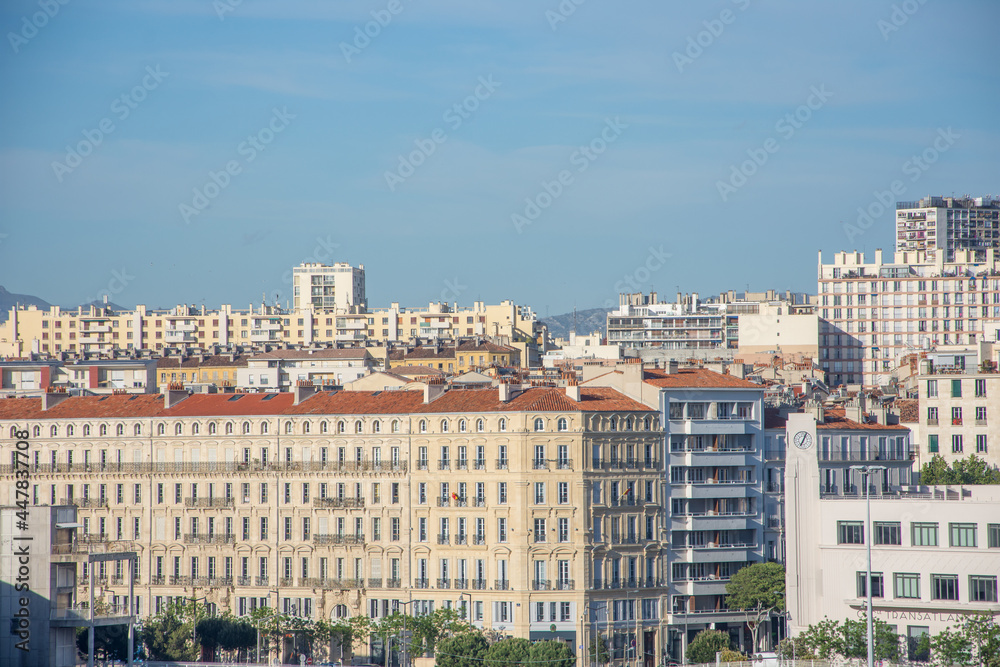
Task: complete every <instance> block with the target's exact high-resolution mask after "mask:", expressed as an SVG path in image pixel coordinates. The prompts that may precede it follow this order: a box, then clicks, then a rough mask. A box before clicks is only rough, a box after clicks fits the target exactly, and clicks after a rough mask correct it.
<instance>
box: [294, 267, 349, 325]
mask: <svg viewBox="0 0 1000 667" xmlns="http://www.w3.org/2000/svg"><path fill="white" fill-rule="evenodd" d="M292 304H293V309H294V310H296V311H301V310H307V309H312V310H313V311H314V312H318V313H319V312H330V311H338V312H347V311H348V310H350V309H351V308H362V309H363V308H364V307H365V306H367V304H368V300H367V298H366V297H365V265H364V264H361V265H359V266H357V267H354V266H351V265H350V264H346V263H344V262H337V263H336V264H334V265H333V266H327V265H326V264H319V263H303V264H300V265H299V266H296V267H295V268H293V269H292Z"/></svg>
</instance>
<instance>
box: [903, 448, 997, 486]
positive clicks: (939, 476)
mask: <svg viewBox="0 0 1000 667" xmlns="http://www.w3.org/2000/svg"><path fill="white" fill-rule="evenodd" d="M920 483H921V484H927V485H932V484H1000V469H997V468H996V467H995V466H991V465H990V464H989V463H987V462H986V461H985V460H984V459H981V458H979V457H978V456H976V455H975V454H970V455H969V457H968V458H965V459H957V460H956V461H953V462H952V464H951V466H950V467H949V466H948V462H947V461H945V460H944V457H943V456H941V455H940V454H935V455H934V456H933V457H932V458H931V460H930V461H928V462H927V463H925V464H924V465H923V467H922V468H921V469H920Z"/></svg>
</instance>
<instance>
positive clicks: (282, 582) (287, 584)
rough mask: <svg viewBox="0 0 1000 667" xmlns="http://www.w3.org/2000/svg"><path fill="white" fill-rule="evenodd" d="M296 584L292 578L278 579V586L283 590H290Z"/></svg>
mask: <svg viewBox="0 0 1000 667" xmlns="http://www.w3.org/2000/svg"><path fill="white" fill-rule="evenodd" d="M294 584H295V580H294V579H292V578H291V577H281V578H280V579H278V586H281V587H282V588H289V587H291V586H293V585H294Z"/></svg>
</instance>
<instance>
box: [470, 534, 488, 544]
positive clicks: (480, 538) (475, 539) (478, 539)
mask: <svg viewBox="0 0 1000 667" xmlns="http://www.w3.org/2000/svg"><path fill="white" fill-rule="evenodd" d="M472 543H473V544H477V545H478V544H486V536H485V535H473V536H472Z"/></svg>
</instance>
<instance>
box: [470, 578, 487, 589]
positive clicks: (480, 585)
mask: <svg viewBox="0 0 1000 667" xmlns="http://www.w3.org/2000/svg"><path fill="white" fill-rule="evenodd" d="M472 590H474V591H485V590H486V580H485V579H473V580H472Z"/></svg>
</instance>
